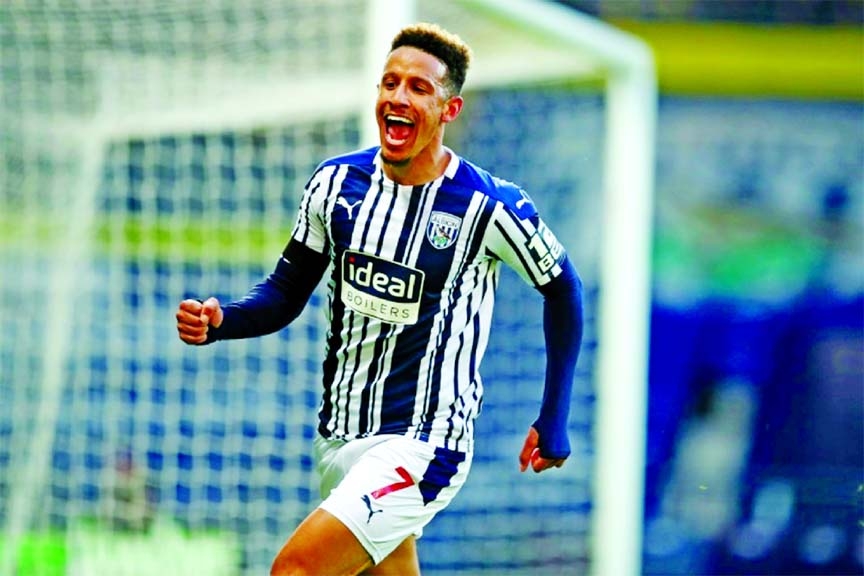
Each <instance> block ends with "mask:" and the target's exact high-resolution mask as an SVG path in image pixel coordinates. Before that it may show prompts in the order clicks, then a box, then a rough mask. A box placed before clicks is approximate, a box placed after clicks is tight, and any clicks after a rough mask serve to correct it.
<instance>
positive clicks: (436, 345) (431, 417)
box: [293, 147, 564, 451]
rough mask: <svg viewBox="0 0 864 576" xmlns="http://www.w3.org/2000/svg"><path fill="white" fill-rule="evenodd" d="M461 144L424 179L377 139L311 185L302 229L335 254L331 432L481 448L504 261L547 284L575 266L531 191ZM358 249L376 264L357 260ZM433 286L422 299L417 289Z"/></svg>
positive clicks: (328, 389)
mask: <svg viewBox="0 0 864 576" xmlns="http://www.w3.org/2000/svg"><path fill="white" fill-rule="evenodd" d="M450 154H451V161H450V164H449V165H448V167H447V170H446V171H445V173H444V174H443V175H442V176H441V177H440V178H438V179H436V180H434V181H433V182H430V183H428V184H426V185H423V186H403V185H397V184H395V183H394V182H392V181H390V180H389V179H387V178H386V176H385V175H384V172H383V170H382V167H381V162H380V158H379V156H378V148H377V147H376V148H371V149H368V150H362V151H358V152H353V153H351V154H347V155H344V156H340V157H336V158H333V159H330V160H328V161H326V162H324V163H323V164H321V166H319V168H318V169H317V170H316V172H315V174H314V175H313V176H312V178H311V179H310V181H309V183H308V184H307V186H306V190H305V192H304V196H303V200H302V202H301V204H300V210H299V214H298V217H297V224H296V226H295V229H294V232H293V239H294V240H295V241H299V242H302V243H303V244H305V245H306V246H308V247H309V248H310V249H312V250H315V251H317V252H320V253H325V252H326V253H328V254H329V257H330V260H331V262H332V263H333V267H332V272H331V276H330V279H329V282H328V300H329V304H330V312H331V314H332V317H331V318H330V331H329V333H328V337H327V351H326V356H325V360H324V391H323V397H322V402H321V408H320V412H319V431H320V433H321V434H322V435H324V436H325V437H344V438H357V437H363V436H369V435H374V434H385V433H386V434H402V435H406V436H410V437H414V438H419V439H422V440H424V441H428V442H430V443H432V444H434V445H436V446H440V447H443V448H446V449H449V450H457V451H468V450H470V449H471V442H472V438H473V420H474V418H475V417H476V416H477V414H478V413H479V410H480V405H481V399H482V396H483V385H482V382H481V379H480V374H479V366H480V361H481V359H482V357H483V353H484V351H485V349H486V345H487V343H488V332H489V324H490V322H491V318H492V308H493V305H494V299H495V288H496V286H497V283H498V272H499V265H500V263H501V262H505V263H506V264H508V265H509V266H511V267H512V268H514V269H515V270H516V271H517V272H518V273H519V275H520V276H522V278H523V279H525V281H526V282H529V283H530V284H532V285H534V286H538V287H539V286H542V285H544V284H546V283H547V282H549V281H550V280H551V279H552V278H554V277H555V276H557V275H558V274H560V273H561V268H560V266H559V265H558V264H559V263H560V262H561V261H562V260H563V258H564V254H563V250H562V249H561V248H560V244H558V243H557V240H555V239H554V236H553V235H552V233H551V231H549V230H548V229H547V228H546V227H545V225H544V224H543V222H542V221H541V220H540V218H539V216H538V215H537V212H536V210H535V208H534V206H533V204H532V203H531V201H530V199H529V198H528V196H527V195H526V194H525V193H524V192H523V191H522V190H520V189H519V188H518V187H517V186H515V185H513V184H510V183H508V182H505V181H503V180H500V179H497V178H494V177H493V176H491V175H490V174H489V173H487V172H485V171H483V170H482V169H480V168H478V167H476V166H474V165H473V164H471V163H469V162H467V161H465V160H463V159H460V158H459V157H458V156H456V155H455V154H454V153H452V152H451V153H450ZM346 253H347V254H346ZM346 258H347V260H346ZM355 258H358V259H361V260H362V262H370V261H371V262H372V264H365V266H366V267H365V268H352V267H351V266H353V264H349V262H354V261H355ZM361 260H357V261H358V262H359V261H361ZM358 266H360V265H359V264H358ZM346 270H348V271H349V272H348V273H347V274H346V272H345V271H346ZM379 270H383V271H384V272H380V273H379ZM394 270H395V272H394ZM388 271H389V272H388ZM400 271H402V272H400ZM403 273H404V274H407V275H408V276H407V277H412V276H413V279H412V280H411V282H410V283H408V282H406V281H405V280H406V278H407V277H400V274H403ZM355 274H356V277H355ZM361 276H362V280H361V279H360V278H361ZM421 278H422V280H421ZM364 282H365V283H364ZM420 282H422V293H420V294H419V299H415V300H416V302H415V301H414V300H411V301H409V298H408V297H409V296H411V295H412V294H411V293H410V291H409V290H408V289H406V288H405V286H409V287H416V286H417V285H419V283H420ZM369 286H372V287H371V288H370V287H369ZM346 290H347V291H346ZM352 290H353V292H352ZM364 290H366V292H364ZM403 293H405V294H406V295H407V296H406V298H403V299H401V300H400V298H401V296H402V295H403ZM346 294H349V295H351V294H353V295H354V296H356V298H355V297H354V296H346ZM390 300H392V302H390ZM391 304H392V305H391ZM375 307H378V308H377V309H376V308H375ZM373 309H376V310H378V311H373ZM388 313H392V314H393V321H392V322H391V321H389V317H388V316H387V314H388ZM381 318H388V320H384V319H381ZM405 319H407V320H405Z"/></svg>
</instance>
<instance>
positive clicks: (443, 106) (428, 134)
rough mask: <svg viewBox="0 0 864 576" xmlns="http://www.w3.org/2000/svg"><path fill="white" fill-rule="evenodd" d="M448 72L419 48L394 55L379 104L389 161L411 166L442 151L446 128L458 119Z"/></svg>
mask: <svg viewBox="0 0 864 576" xmlns="http://www.w3.org/2000/svg"><path fill="white" fill-rule="evenodd" d="M446 71H447V68H446V66H445V65H444V63H443V62H441V61H440V60H438V59H437V58H436V57H434V56H432V55H431V54H428V53H426V52H423V51H422V50H418V49H417V48H412V47H409V46H402V47H401V48H397V49H396V50H394V51H393V52H391V53H390V55H389V56H388V58H387V62H386V63H385V65H384V73H383V75H382V76H381V83H380V84H379V86H378V100H377V102H376V105H375V111H376V116H377V120H378V131H379V136H380V139H381V155H382V157H383V159H384V161H385V162H387V163H390V164H396V165H406V164H408V163H409V162H410V161H412V160H413V159H415V158H417V157H418V156H422V155H423V154H424V152H425V153H430V152H431V153H434V152H435V151H436V149H437V148H436V147H437V146H439V145H440V143H441V129H442V127H443V125H444V124H446V123H447V122H450V121H451V120H453V119H454V118H455V117H456V114H458V107H455V108H454V106H453V104H452V102H451V101H452V100H453V99H452V98H450V97H449V95H448V93H447V90H446V88H445V87H444V76H445V74H446ZM456 98H458V97H456Z"/></svg>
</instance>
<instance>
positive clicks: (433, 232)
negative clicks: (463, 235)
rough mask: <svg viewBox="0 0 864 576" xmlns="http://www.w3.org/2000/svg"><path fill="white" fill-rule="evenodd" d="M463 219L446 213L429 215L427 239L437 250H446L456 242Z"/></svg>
mask: <svg viewBox="0 0 864 576" xmlns="http://www.w3.org/2000/svg"><path fill="white" fill-rule="evenodd" d="M461 225H462V218H459V217H458V216H454V215H453V214H448V213H446V212H438V211H435V212H432V214H430V215H429V225H428V226H427V227H426V238H428V239H429V242H430V243H431V244H432V246H434V247H435V248H437V249H439V250H444V249H445V248H449V247H450V246H452V245H453V243H454V242H456V237H457V236H458V235H459V227H460V226H461Z"/></svg>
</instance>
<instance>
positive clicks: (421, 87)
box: [414, 82, 432, 94]
mask: <svg viewBox="0 0 864 576" xmlns="http://www.w3.org/2000/svg"><path fill="white" fill-rule="evenodd" d="M414 91H415V92H417V93H419V94H429V93H431V92H432V89H431V88H430V86H429V85H428V84H426V83H425V82H416V83H415V84H414Z"/></svg>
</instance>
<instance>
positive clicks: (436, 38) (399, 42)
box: [390, 22, 471, 95]
mask: <svg viewBox="0 0 864 576" xmlns="http://www.w3.org/2000/svg"><path fill="white" fill-rule="evenodd" d="M402 46H410V47H412V48H417V49H418V50H422V51H423V52H426V53H428V54H431V55H432V56H435V57H436V58H438V59H439V60H441V62H443V63H444V65H445V66H447V74H446V75H445V77H444V81H445V83H446V85H447V86H446V87H447V89H448V91H449V92H450V94H451V95H456V94H459V93H460V92H461V91H462V85H463V84H464V83H465V76H466V74H467V72H468V65H469V64H470V63H471V48H470V47H469V46H468V45H467V44H466V43H465V42H464V41H463V40H462V39H461V38H460V37H459V36H457V35H456V34H453V33H451V32H448V31H447V30H444V29H443V28H441V27H440V26H438V25H437V24H430V23H427V22H421V23H419V24H414V25H411V26H407V27H405V28H403V29H402V30H400V31H399V33H398V34H397V35H396V37H395V38H393V42H392V44H391V45H390V50H391V51H393V50H396V49H397V48H400V47H402Z"/></svg>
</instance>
